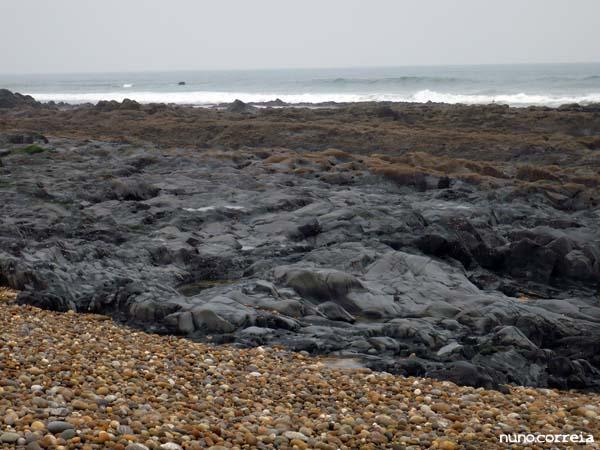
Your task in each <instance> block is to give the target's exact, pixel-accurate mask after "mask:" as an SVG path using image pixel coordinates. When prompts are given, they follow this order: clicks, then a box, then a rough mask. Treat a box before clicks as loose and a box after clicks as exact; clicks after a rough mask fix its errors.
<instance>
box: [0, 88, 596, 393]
mask: <svg viewBox="0 0 600 450" xmlns="http://www.w3.org/2000/svg"><path fill="white" fill-rule="evenodd" d="M9 100H10V101H5V104H6V105H8V106H7V107H4V108H3V109H0V161H1V164H0V201H1V202H2V205H3V206H2V213H3V214H2V217H1V218H0V284H1V285H7V286H10V287H11V288H13V289H17V290H19V291H20V294H19V297H18V301H19V302H20V303H23V304H29V305H35V306H40V307H43V308H47V309H51V310H57V311H67V310H74V311H77V312H92V313H99V314H106V315H110V316H112V317H113V318H115V319H117V320H119V321H122V322H126V323H127V324H129V325H131V326H135V327H137V328H138V329H142V330H145V331H153V332H158V333H163V334H171V335H182V336H186V337H188V338H190V339H193V340H195V341H200V342H207V343H208V342H210V343H229V344H232V345H234V346H235V347H236V348H243V347H256V346H272V345H279V346H283V347H284V348H286V349H288V350H292V351H305V352H308V353H310V354H327V355H334V356H336V357H343V358H346V360H347V361H351V362H352V364H354V365H359V366H364V367H369V368H371V369H378V370H384V371H387V372H390V373H394V374H402V375H405V376H420V377H433V378H437V379H442V380H450V381H452V382H455V383H457V384H461V385H470V386H474V387H485V388H494V389H499V390H501V391H504V392H509V388H508V387H507V385H525V386H537V387H544V388H548V387H549V388H560V389H571V388H575V389H584V390H586V389H587V390H597V389H598V388H599V387H600V356H599V354H598V352H597V349H598V348H600V303H599V296H598V295H599V291H598V289H599V280H600V226H599V224H600V208H599V205H600V191H599V186H600V172H599V170H600V153H599V152H600V141H599V139H600V112H599V111H600V110H599V109H598V108H597V107H594V106H585V107H584V106H579V105H568V106H565V107H562V108H559V109H550V108H527V109H514V108H508V107H503V106H500V105H490V106H472V107H471V106H460V105H434V104H425V105H411V104H395V105H394V104H390V105H381V104H359V105H334V106H331V105H330V106H329V107H321V108H313V109H309V108H280V107H278V108H272V107H265V106H264V105H263V106H261V107H260V108H258V107H255V106H249V105H244V104H243V103H242V104H240V103H241V102H240V103H236V104H235V105H232V106H235V107H232V108H223V109H214V110H204V109H194V108H184V107H173V106H168V105H139V104H137V103H135V102H132V101H125V102H123V103H109V102H103V103H101V104H98V105H95V106H94V105H84V106H81V107H77V108H74V107H67V106H64V105H40V104H37V103H34V104H32V103H31V100H30V99H28V98H26V99H24V100H23V99H21V100H20V99H19V98H10V99H9ZM20 101H21V103H19V102H20ZM278 106H279V105H278ZM57 317H65V316H57ZM66 317H70V316H66ZM176 342H180V341H176Z"/></svg>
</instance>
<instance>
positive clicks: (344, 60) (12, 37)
mask: <svg viewBox="0 0 600 450" xmlns="http://www.w3.org/2000/svg"><path fill="white" fill-rule="evenodd" d="M0 17H2V24H1V26H0V55H1V57H0V72H3V73H23V72H40V73H46V72H87V71H133V70H168V69H255V68H274V67H290V68H291V67H349V66H397V65H420V64H490V63H513V62H517V63H519V62H592V61H593V62H599V61H600V1H599V0H494V1H491V0H418V1H417V0H406V1H405V0H371V1H368V0H364V1H361V0H301V1H294V2H292V1H286V0H213V1H208V0H207V1H202V0H168V1H167V0H160V1H159V0H0Z"/></svg>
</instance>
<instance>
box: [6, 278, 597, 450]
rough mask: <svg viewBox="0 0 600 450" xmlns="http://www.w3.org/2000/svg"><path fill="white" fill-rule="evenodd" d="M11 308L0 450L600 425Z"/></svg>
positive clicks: (593, 405)
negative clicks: (2, 449)
mask: <svg viewBox="0 0 600 450" xmlns="http://www.w3.org/2000/svg"><path fill="white" fill-rule="evenodd" d="M15 297H16V293H13V292H11V291H7V290H0V330H1V334H0V372H1V373H2V377H0V447H2V448H14V447H18V448H27V449H30V450H36V449H43V448H56V449H61V448H79V449H102V448H112V449H121V450H123V449H126V450H144V449H146V448H147V449H171V450H177V449H181V448H183V449H201V448H211V449H225V448H237V449H243V448H265V449H266V448H281V449H286V448H289V449H292V448H294V449H304V448H317V449H332V450H333V449H338V448H342V449H346V448H348V449H350V448H361V449H382V448H391V449H403V448H413V449H418V448H435V449H445V450H452V449H459V448H465V449H469V448H471V449H477V448H490V449H491V448H506V444H501V443H500V435H502V434H511V433H530V432H531V433H544V434H568V435H577V436H583V437H584V438H585V437H588V436H593V435H594V433H596V434H597V431H598V429H599V428H600V401H599V400H598V397H597V396H596V395H590V394H581V393H576V392H561V391H557V390H550V389H532V388H523V387H511V388H509V389H508V390H507V392H506V393H505V394H502V393H500V392H498V391H494V390H485V389H482V388H478V389H476V388H473V387H459V386H457V385H455V384H454V383H451V382H448V381H438V380H433V379H428V378H412V377H408V378H405V377H402V376H394V375H391V374H389V373H382V372H371V371H370V370H369V369H341V368H333V367H330V364H324V360H322V359H316V358H312V357H309V356H307V355H306V354H302V353H292V352H289V351H287V350H284V349H282V348H279V347H256V348H252V349H239V348H234V347H231V346H213V345H206V344H200V343H194V342H192V341H190V340H189V339H183V338H178V337H174V336H159V335H156V334H147V333H144V332H140V331H136V330H134V329H129V328H126V327H123V326H119V325H117V324H115V323H114V322H113V321H111V320H110V319H109V318H107V317H106V316H101V315H96V314H74V313H73V312H72V311H70V312H68V313H57V312H52V311H47V310H41V309H38V308H36V307H32V306H23V305H17V304H16V301H15ZM107 319H108V320H107ZM595 438H596V439H597V438H598V436H595ZM583 442H585V441H583ZM542 447H543V446H542ZM586 448H597V443H594V444H592V445H590V446H588V447H586Z"/></svg>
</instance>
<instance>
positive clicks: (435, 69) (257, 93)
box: [0, 63, 600, 106]
mask: <svg viewBox="0 0 600 450" xmlns="http://www.w3.org/2000/svg"><path fill="white" fill-rule="evenodd" d="M180 82H184V83H185V84H180ZM0 88H7V89H10V90H12V91H16V92H21V93H25V94H30V95H32V96H33V97H35V98H36V99H37V100H40V101H51V100H53V101H56V102H67V103H72V104H79V103H85V102H92V103H95V102H98V101H99V100H118V101H121V100H123V99H124V98H130V99H133V100H137V101H138V102H141V103H152V102H164V103H177V104H189V105H197V106H211V105H215V104H219V103H226V102H232V101H233V100H235V99H240V100H242V101H244V102H266V101H270V100H275V99H280V100H283V101H284V102H288V103H319V102H329V101H332V102H361V101H398V102H419V103H424V102H428V101H431V102H445V103H465V104H487V103H500V104H508V105H511V106H530V105H547V106H559V105H561V104H566V103H580V104H586V103H595V102H600V63H589V64H518V65H472V66H419V67H416V66H415V67H381V68H375V67H374V68H340V69H276V70H229V71H222V70H211V71H208V70H207V71H172V72H138V73H134V72H131V73H85V74H84V73H81V74H49V75H42V74H40V75H37V74H36V75H31V74H27V75H1V74H0Z"/></svg>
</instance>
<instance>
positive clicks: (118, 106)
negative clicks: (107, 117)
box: [96, 98, 142, 111]
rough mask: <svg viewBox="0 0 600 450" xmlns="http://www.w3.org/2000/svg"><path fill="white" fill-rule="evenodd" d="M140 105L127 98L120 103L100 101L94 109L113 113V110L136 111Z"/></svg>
mask: <svg viewBox="0 0 600 450" xmlns="http://www.w3.org/2000/svg"><path fill="white" fill-rule="evenodd" d="M141 107H142V105H140V104H139V103H138V102H136V101H135V100H131V99H129V98H126V99H123V101H122V102H117V101H116V100H110V101H109V100H100V101H99V102H98V103H97V104H96V109H99V110H101V111H115V110H132V111H137V110H139V109H141Z"/></svg>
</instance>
